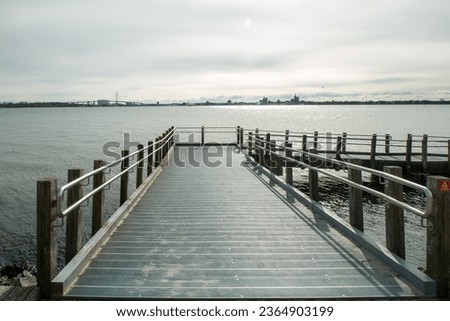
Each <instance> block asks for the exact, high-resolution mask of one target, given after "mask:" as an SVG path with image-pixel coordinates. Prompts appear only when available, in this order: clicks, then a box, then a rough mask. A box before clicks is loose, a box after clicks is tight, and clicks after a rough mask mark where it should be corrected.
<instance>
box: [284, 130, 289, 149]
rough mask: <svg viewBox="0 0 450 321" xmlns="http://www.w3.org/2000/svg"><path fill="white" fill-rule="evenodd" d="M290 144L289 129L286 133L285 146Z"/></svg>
mask: <svg viewBox="0 0 450 321" xmlns="http://www.w3.org/2000/svg"><path fill="white" fill-rule="evenodd" d="M288 143H289V129H286V132H285V133H284V146H286V145H287V144H288Z"/></svg>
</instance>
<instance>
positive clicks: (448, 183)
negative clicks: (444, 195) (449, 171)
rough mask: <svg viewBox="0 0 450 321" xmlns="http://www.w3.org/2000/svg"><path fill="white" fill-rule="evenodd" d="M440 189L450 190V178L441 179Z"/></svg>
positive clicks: (443, 190) (442, 190)
mask: <svg viewBox="0 0 450 321" xmlns="http://www.w3.org/2000/svg"><path fill="white" fill-rule="evenodd" d="M439 190H440V191H441V192H450V181H449V180H442V181H439Z"/></svg>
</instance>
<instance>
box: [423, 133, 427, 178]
mask: <svg viewBox="0 0 450 321" xmlns="http://www.w3.org/2000/svg"><path fill="white" fill-rule="evenodd" d="M422 171H423V172H424V173H426V172H427V171H428V135H427V134H424V135H423V137H422Z"/></svg>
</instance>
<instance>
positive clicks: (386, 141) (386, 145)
mask: <svg viewBox="0 0 450 321" xmlns="http://www.w3.org/2000/svg"><path fill="white" fill-rule="evenodd" d="M390 151H391V135H390V134H385V135H384V152H385V153H386V154H389V153H390Z"/></svg>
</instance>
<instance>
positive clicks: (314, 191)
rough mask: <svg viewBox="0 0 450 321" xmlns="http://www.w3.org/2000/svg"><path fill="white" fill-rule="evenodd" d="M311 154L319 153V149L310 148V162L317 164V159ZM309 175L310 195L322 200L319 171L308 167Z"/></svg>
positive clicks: (316, 199)
mask: <svg viewBox="0 0 450 321" xmlns="http://www.w3.org/2000/svg"><path fill="white" fill-rule="evenodd" d="M311 154H317V150H316V149H314V148H312V149H310V150H309V156H308V158H309V163H310V164H315V163H316V162H317V159H316V158H314V156H311ZM308 175H309V197H310V198H311V199H313V200H314V201H317V202H318V201H320V193H319V173H318V172H317V171H315V170H313V169H311V168H309V169H308Z"/></svg>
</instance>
